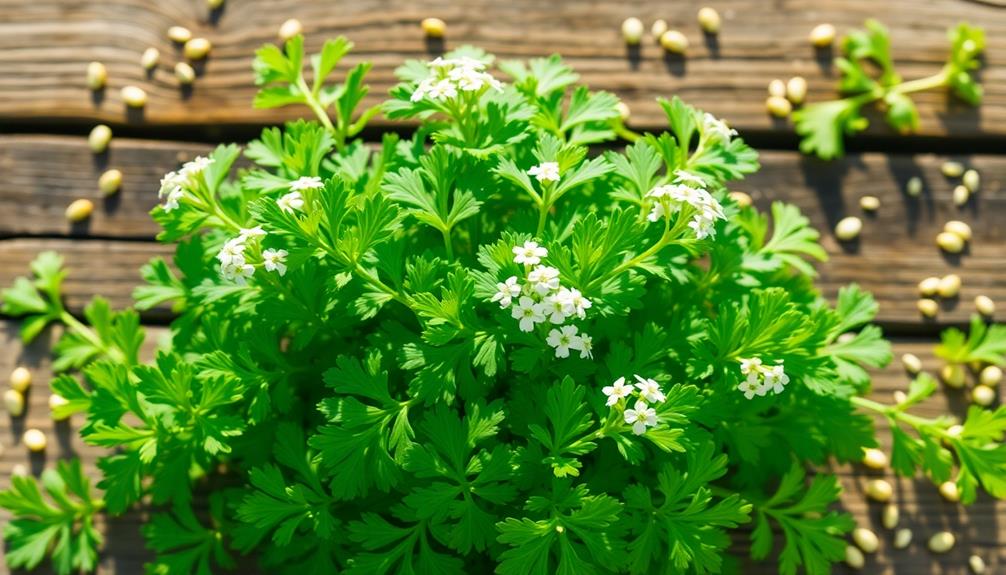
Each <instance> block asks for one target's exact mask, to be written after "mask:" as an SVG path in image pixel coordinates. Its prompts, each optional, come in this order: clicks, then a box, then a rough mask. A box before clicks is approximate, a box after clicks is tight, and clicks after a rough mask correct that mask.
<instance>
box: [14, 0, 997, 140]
mask: <svg viewBox="0 0 1006 575" xmlns="http://www.w3.org/2000/svg"><path fill="white" fill-rule="evenodd" d="M706 3H707V2H706V1H705V0H687V1H680V2H675V3H672V4H668V3H665V2H660V1H658V0H635V1H631V2H595V1H591V0H568V1H564V2H551V3H541V2H537V1H534V0H514V1H512V2H494V1H491V0H469V1H467V2H464V3H456V2H447V1H444V0H418V1H416V0H363V1H360V2H353V3H343V4H341V5H339V6H338V7H336V6H333V5H332V4H331V3H330V2H324V1H322V0H310V1H303V0H230V1H229V2H227V3H226V4H225V6H224V8H223V10H222V11H220V12H219V13H217V14H214V15H211V14H209V13H208V12H207V9H206V7H205V2H204V1H203V0H179V1H176V2H158V1H156V0H38V1H35V2H22V1H21V0H0V14H3V19H2V20H0V122H3V121H6V122H9V123H11V124H14V123H28V124H40V123H50V122H57V121H58V122H62V123H63V124H64V125H67V124H69V123H75V124H77V125H88V124H91V123H93V122H95V121H98V120H101V121H104V122H110V123H114V124H122V123H131V124H136V125H155V126H170V125H176V126H178V125H184V126H193V125H196V126H214V129H222V130H226V129H227V128H228V127H233V126H242V125H249V124H254V125H258V124H263V123H273V122H276V121H279V120H283V119H289V118H292V117H298V116H301V115H303V114H304V113H305V111H304V110H303V109H296V108H294V109H287V110H279V111H262V110H258V111H255V110H252V109H251V108H250V104H251V100H252V96H253V95H254V92H255V88H254V86H253V76H252V72H251V60H252V56H253V52H254V50H255V49H256V48H258V47H259V46H260V45H261V44H262V43H264V42H272V41H275V39H276V33H277V30H278V27H279V26H280V24H281V23H282V22H283V21H284V20H286V19H287V18H290V17H296V18H299V19H300V20H301V21H302V22H303V23H304V27H305V32H306V34H307V38H308V43H307V45H308V48H309V49H317V48H318V47H319V46H320V45H321V43H322V42H323V41H324V39H326V38H331V37H334V36H336V35H339V34H344V35H346V36H348V37H349V38H350V39H351V40H353V41H354V42H355V43H356V50H355V52H354V54H353V55H352V56H351V57H350V58H348V60H347V62H348V63H350V64H352V63H356V62H359V61H361V60H370V61H372V62H373V63H374V69H373V71H372V72H371V74H370V76H369V81H370V83H371V85H372V87H373V89H372V91H371V95H370V96H369V97H368V99H367V102H366V103H367V104H373V103H376V102H378V101H380V100H381V99H383V98H384V96H385V94H386V93H387V91H388V89H389V88H390V87H391V86H393V85H394V83H395V81H396V80H395V78H394V75H393V71H394V69H395V67H397V66H399V65H400V64H401V63H402V62H403V61H404V60H405V59H408V58H420V59H428V58H429V57H430V56H431V54H433V53H436V52H438V51H439V49H440V48H441V47H442V46H439V45H432V44H430V43H429V42H427V41H425V39H424V38H423V35H422V32H421V31H420V29H419V26H418V22H419V21H420V20H421V19H422V18H424V17H427V16H439V17H441V18H443V19H445V20H446V21H447V23H448V32H447V37H446V40H445V42H444V43H443V45H445V46H446V48H448V49H449V48H454V47H457V46H461V45H463V44H476V45H479V46H482V47H484V48H485V49H487V50H489V51H490V52H493V53H495V54H497V55H498V56H499V57H500V58H502V59H512V58H530V57H537V56H546V55H549V54H552V53H555V52H558V53H561V54H563V55H564V56H565V57H566V58H567V60H568V62H569V63H570V64H571V65H572V66H573V67H574V68H575V69H576V70H577V71H578V72H579V73H580V74H581V77H582V81H583V82H584V83H587V84H589V85H590V86H591V87H592V88H594V89H604V90H609V91H612V92H615V93H617V94H618V95H620V96H622V97H623V98H624V99H625V100H626V102H627V103H628V104H629V106H630V108H631V109H632V110H633V120H632V124H633V125H634V126H636V127H641V128H651V127H662V126H664V125H665V120H664V117H663V114H662V113H661V112H660V110H659V108H658V107H657V105H656V104H655V102H654V99H655V98H656V97H660V96H664V97H667V96H670V95H673V94H677V95H680V96H682V97H683V98H685V99H686V100H687V101H689V102H690V103H692V104H695V105H697V106H700V107H702V108H705V109H706V110H707V111H709V112H712V113H714V114H717V115H719V116H723V117H724V118H726V119H727V120H728V121H729V122H731V123H732V124H733V125H735V126H736V127H738V128H739V129H741V130H742V131H744V132H756V131H757V132H788V131H789V130H790V129H789V127H788V126H786V124H785V123H784V122H778V121H773V120H772V119H770V118H769V117H768V116H767V114H766V113H765V106H764V100H765V97H766V95H767V94H766V86H767V85H768V82H769V81H770V80H771V79H773V78H787V77H790V76H793V75H802V76H804V77H806V78H807V80H808V82H809V85H810V92H809V100H810V101H816V100H822V99H829V98H832V97H834V94H835V92H834V84H835V80H836V78H835V72H834V70H833V69H832V68H831V65H830V56H831V55H832V54H831V53H830V52H829V51H825V52H820V51H818V52H815V51H814V50H813V49H812V48H811V46H810V45H809V44H808V42H807V34H808V32H809V31H810V29H811V28H812V27H813V26H815V25H816V24H819V23H821V22H832V23H833V24H835V25H836V27H837V28H838V30H839V32H840V33H841V32H845V31H847V30H849V29H851V28H853V27H859V26H861V25H862V23H863V21H864V20H865V19H867V18H871V17H872V18H878V19H879V20H881V21H882V22H885V23H886V24H887V25H888V26H889V27H890V28H891V35H892V44H893V46H894V57H895V60H896V62H897V63H898V69H899V71H900V72H901V73H902V75H903V76H905V77H906V78H918V77H922V76H927V75H930V74H935V73H937V72H939V70H940V69H941V66H942V64H943V62H944V60H945V58H946V55H947V52H948V42H947V39H946V28H947V27H949V26H951V25H953V24H955V23H956V22H958V21H962V20H969V21H971V22H973V23H977V24H981V25H982V26H985V27H986V31H987V37H988V49H987V54H986V60H987V66H986V69H985V70H984V71H983V73H982V80H983V82H984V84H985V86H986V98H985V103H984V105H983V106H982V107H981V108H979V109H971V108H968V107H967V106H963V105H961V104H959V103H957V102H956V101H954V100H953V99H952V98H950V97H948V95H947V94H946V93H945V92H942V91H935V92H927V93H923V94H920V95H919V96H918V98H917V102H918V105H919V111H920V115H921V119H922V129H921V133H922V134H928V135H947V134H951V135H967V136H1003V135H1006V68H1004V67H1002V66H1000V65H999V64H1001V63H1002V61H1003V58H1004V55H1006V18H1004V17H1003V14H1004V13H1003V9H1002V8H1001V7H999V6H996V5H994V4H990V3H988V2H969V1H965V0H931V1H927V2H924V3H920V2H918V1H917V0H891V1H888V2H873V1H865V0H788V1H786V2H783V3H776V4H773V6H772V9H767V8H768V7H767V6H766V5H765V4H764V3H761V2H748V1H744V0H721V1H719V2H715V3H713V5H714V6H715V7H716V8H717V9H718V10H719V11H720V13H721V14H722V16H723V20H724V22H723V27H722V31H721V33H720V34H719V36H717V37H715V38H711V37H704V36H703V35H702V34H701V32H700V30H699V27H698V25H697V23H696V20H695V14H696V11H697V10H698V8H699V7H700V6H702V5H705V4H706ZM629 16H637V17H639V18H641V19H642V20H643V21H644V23H645V24H646V26H647V28H649V26H650V24H651V23H652V22H653V21H654V20H656V19H657V18H663V19H665V20H667V21H668V22H669V23H670V25H671V27H673V28H679V29H680V30H681V31H683V32H684V34H685V35H686V36H687V37H688V38H689V40H690V43H691V48H690V49H689V53H688V56H687V58H684V59H679V58H669V57H666V56H665V55H664V53H663V51H662V50H661V49H660V47H659V46H657V45H656V43H655V42H654V41H653V39H652V38H646V39H645V40H644V42H643V44H642V46H641V48H640V49H639V50H638V51H636V50H629V49H627V47H626V46H625V44H624V43H623V42H622V40H621V35H620V31H619V29H620V25H621V22H622V21H623V20H624V19H625V18H626V17H629ZM173 25H181V26H186V27H188V28H190V29H191V30H192V31H193V32H194V33H195V34H196V35H197V36H204V37H206V38H208V39H210V40H211V41H212V42H213V45H214V49H213V52H212V54H211V57H210V59H209V60H208V62H206V63H205V65H204V66H203V67H202V68H203V69H202V70H201V72H202V73H201V76H200V77H199V79H197V81H196V83H195V86H194V88H193V89H192V90H191V92H182V91H180V90H179V86H178V84H177V82H176V81H175V79H174V77H173V75H172V73H171V69H172V66H173V65H174V63H175V62H176V61H177V60H178V57H179V54H178V52H179V50H178V47H177V46H173V45H172V44H171V43H170V42H169V40H168V39H167V38H166V36H165V31H166V30H167V29H168V27H170V26H173ZM150 46H153V47H156V48H158V49H159V50H160V52H161V54H162V63H161V66H160V67H159V68H158V69H157V70H156V72H155V73H154V74H153V75H152V76H151V77H149V78H148V77H147V75H146V74H145V72H144V71H143V70H142V68H141V67H140V65H139V58H140V54H141V53H142V52H143V51H144V50H145V49H146V48H148V47H150ZM91 60H98V61H102V62H104V63H105V64H106V65H107V66H108V72H109V82H108V87H107V89H106V90H105V91H104V92H103V93H100V94H96V95H95V94H92V93H91V92H90V91H89V90H88V89H87V87H86V85H85V82H84V78H85V69H86V67H87V63H88V62H89V61H91ZM127 84H135V85H138V86H141V87H142V88H144V89H145V90H146V91H147V93H148V95H149V96H150V100H149V104H148V105H147V107H146V109H145V110H143V111H142V113H130V114H127V113H126V111H125V110H124V107H123V103H122V100H121V98H120V95H119V90H120V89H121V88H122V87H123V86H124V85H127ZM875 124H877V125H878V126H879V125H880V124H882V122H875ZM872 133H879V134H886V133H889V132H888V131H887V130H886V128H882V127H878V128H876V129H875V130H872Z"/></svg>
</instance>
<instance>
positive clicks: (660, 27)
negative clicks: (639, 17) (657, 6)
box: [650, 20, 667, 42]
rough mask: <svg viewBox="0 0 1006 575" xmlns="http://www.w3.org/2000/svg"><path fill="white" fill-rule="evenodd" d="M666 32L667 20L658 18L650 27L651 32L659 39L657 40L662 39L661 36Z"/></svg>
mask: <svg viewBox="0 0 1006 575" xmlns="http://www.w3.org/2000/svg"><path fill="white" fill-rule="evenodd" d="M664 32H667V21H666V20H657V21H656V22H654V23H653V26H651V27H650V34H652V35H653V37H654V38H656V39H657V42H659V41H660V37H661V36H663V35H664Z"/></svg>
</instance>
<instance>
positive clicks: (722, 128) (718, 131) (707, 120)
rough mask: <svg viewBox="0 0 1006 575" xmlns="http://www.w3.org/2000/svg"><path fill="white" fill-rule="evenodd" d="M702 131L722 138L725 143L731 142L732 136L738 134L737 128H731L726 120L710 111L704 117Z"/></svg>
mask: <svg viewBox="0 0 1006 575" xmlns="http://www.w3.org/2000/svg"><path fill="white" fill-rule="evenodd" d="M702 131H703V132H706V133H708V134H710V135H711V136H712V137H714V138H716V139H719V140H722V141H723V143H724V144H727V143H729V142H730V138H731V136H736V135H737V130H734V129H731V128H730V126H727V123H726V122H724V121H723V120H720V119H719V118H717V117H716V116H713V115H712V114H710V113H708V112H706V115H705V116H703V117H702Z"/></svg>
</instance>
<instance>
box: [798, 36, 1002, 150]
mask: <svg viewBox="0 0 1006 575" xmlns="http://www.w3.org/2000/svg"><path fill="white" fill-rule="evenodd" d="M947 37H948V38H949V40H950V56H949V58H948V60H947V63H946V64H945V65H944V66H943V69H942V70H940V71H939V72H938V73H937V74H934V75H932V76H929V77H926V78H920V79H917V80H910V81H904V80H903V79H902V77H901V75H900V74H898V72H897V71H896V70H895V67H894V60H893V58H892V56H891V46H890V37H889V35H888V32H887V29H886V28H885V27H884V26H883V25H882V24H880V22H877V21H876V20H867V21H866V27H865V29H864V30H855V31H853V32H850V33H849V34H848V35H847V36H845V38H844V39H843V41H842V53H843V57H839V58H836V59H835V66H836V67H837V68H838V70H839V72H840V73H841V74H842V78H841V80H840V82H839V85H838V89H839V92H841V93H842V94H843V95H844V96H845V97H844V98H842V99H840V100H832V101H828V102H817V103H814V104H809V105H807V106H806V107H804V108H802V109H800V110H797V111H795V112H794V113H793V121H794V122H795V124H796V132H797V134H799V135H800V136H801V141H800V150H801V151H802V152H803V153H805V154H814V155H817V156H818V157H819V158H822V159H825V160H830V159H833V158H837V157H840V156H842V155H843V154H844V150H845V148H844V143H843V141H844V139H845V137H846V136H850V135H853V134H856V133H858V132H861V131H863V130H865V129H866V128H867V126H868V125H869V120H867V118H866V117H865V116H864V115H863V108H865V107H866V106H868V105H870V104H873V103H877V104H878V105H880V107H881V109H882V110H884V117H885V119H886V121H887V123H888V125H889V126H891V128H893V129H894V130H895V131H896V132H898V133H901V134H905V133H910V132H913V131H915V130H916V129H918V127H919V113H918V110H917V109H916V107H915V103H914V102H913V101H912V99H911V97H910V94H912V93H914V92H920V91H923V90H934V89H937V88H944V87H945V88H948V89H949V90H950V91H951V92H952V93H953V94H954V95H956V96H957V97H958V98H960V99H961V100H963V101H964V102H966V103H968V104H971V105H972V106H977V105H978V104H979V103H980V102H981V99H982V88H981V85H980V84H979V83H978V80H977V78H976V77H975V74H974V72H975V70H977V69H978V67H979V66H980V60H979V59H980V57H981V54H982V52H983V51H984V49H985V32H984V30H982V29H981V28H978V27H975V26H971V25H969V24H964V23H961V24H958V25H957V26H955V27H953V28H951V29H949V30H948V31H947Z"/></svg>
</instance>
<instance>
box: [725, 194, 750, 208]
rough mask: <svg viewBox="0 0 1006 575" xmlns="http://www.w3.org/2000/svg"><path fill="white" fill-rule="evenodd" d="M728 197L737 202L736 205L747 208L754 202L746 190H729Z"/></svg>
mask: <svg viewBox="0 0 1006 575" xmlns="http://www.w3.org/2000/svg"><path fill="white" fill-rule="evenodd" d="M730 199H732V200H733V201H735V202H737V207H739V208H747V207H750V206H751V204H752V203H753V202H754V201H753V200H752V199H751V196H749V195H748V194H747V193H746V192H730Z"/></svg>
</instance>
